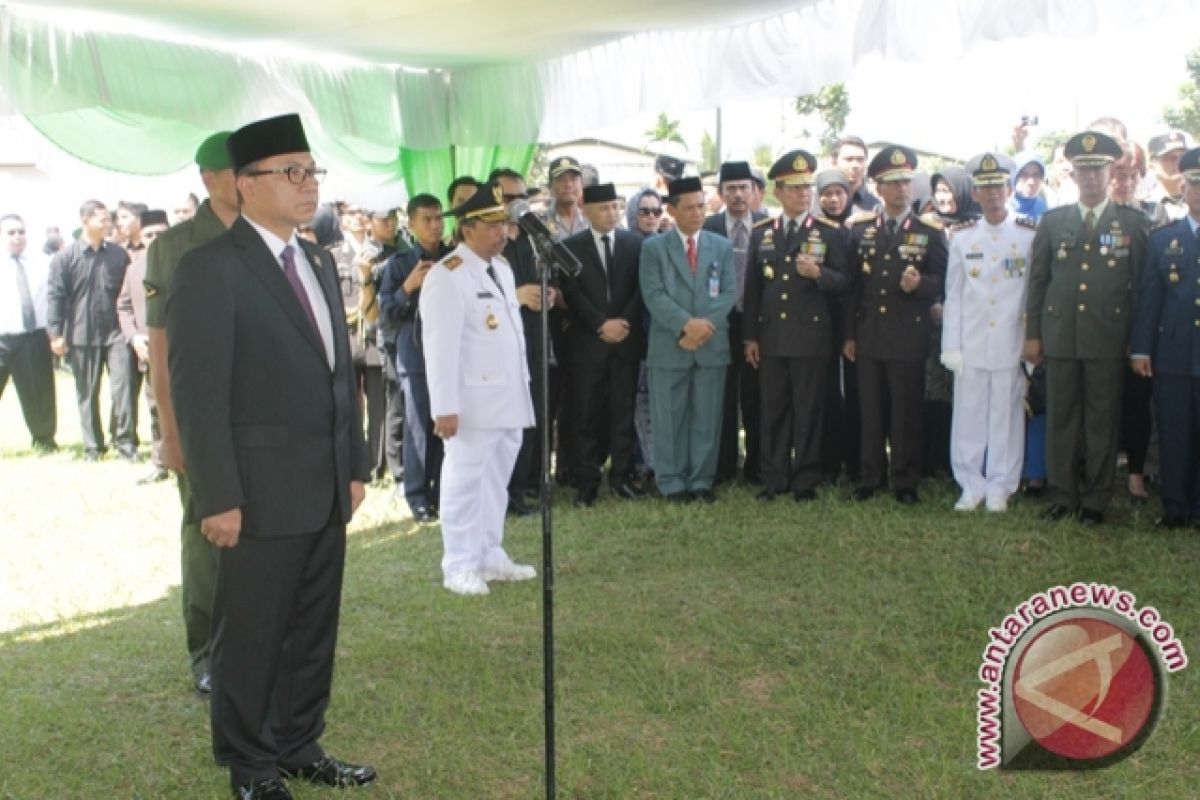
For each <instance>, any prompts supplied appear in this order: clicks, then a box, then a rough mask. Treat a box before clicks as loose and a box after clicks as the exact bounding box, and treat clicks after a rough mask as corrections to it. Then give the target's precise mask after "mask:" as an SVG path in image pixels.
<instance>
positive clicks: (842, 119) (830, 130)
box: [796, 82, 850, 155]
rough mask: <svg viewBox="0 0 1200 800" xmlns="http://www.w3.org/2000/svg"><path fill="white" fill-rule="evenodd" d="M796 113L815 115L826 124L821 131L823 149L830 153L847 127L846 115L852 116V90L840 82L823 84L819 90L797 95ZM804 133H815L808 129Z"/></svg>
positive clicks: (809, 134)
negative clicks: (849, 90)
mask: <svg viewBox="0 0 1200 800" xmlns="http://www.w3.org/2000/svg"><path fill="white" fill-rule="evenodd" d="M796 113H797V114H799V115H801V116H803V117H812V116H814V115H815V116H817V117H818V118H819V119H820V120H821V124H822V125H824V130H822V131H821V133H820V141H821V150H822V152H824V153H825V154H826V155H828V154H829V153H830V152H832V150H833V143H834V142H836V141H837V140H838V137H840V136H841V135H842V131H843V130H844V129H845V127H846V117H848V116H850V92H848V91H847V90H846V84H844V83H840V82H839V83H831V84H829V85H828V86H823V87H821V90H820V91H819V92H816V93H814V94H805V95H801V96H800V97H797V98H796ZM804 135H805V136H812V135H813V133H812V132H811V131H809V130H807V129H806V130H805V131H804Z"/></svg>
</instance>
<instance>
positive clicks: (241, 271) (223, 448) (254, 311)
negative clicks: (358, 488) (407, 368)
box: [167, 217, 370, 537]
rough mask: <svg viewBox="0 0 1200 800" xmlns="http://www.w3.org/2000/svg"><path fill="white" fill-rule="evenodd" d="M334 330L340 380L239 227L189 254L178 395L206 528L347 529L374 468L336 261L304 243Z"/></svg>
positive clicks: (181, 284) (175, 309) (171, 331)
mask: <svg viewBox="0 0 1200 800" xmlns="http://www.w3.org/2000/svg"><path fill="white" fill-rule="evenodd" d="M300 246H301V247H302V248H304V255H305V257H306V258H307V259H308V262H309V264H311V265H313V267H314V269H315V271H316V274H317V278H318V282H319V283H320V285H321V291H322V292H323V293H324V296H325V302H326V304H327V305H328V307H329V311H330V317H331V319H332V322H333V345H334V354H335V357H334V362H335V367H334V369H332V370H331V369H330V367H329V363H328V361H327V360H326V357H325V348H324V346H323V345H322V343H321V340H320V337H319V336H318V335H317V333H316V332H315V331H314V330H313V328H312V324H311V323H310V322H309V320H308V317H307V316H306V315H305V313H304V310H303V308H302V307H301V305H300V301H299V300H297V299H296V295H295V294H294V293H293V292H292V289H291V287H290V286H289V285H288V282H287V279H286V278H285V277H284V274H283V269H282V268H281V267H280V266H279V262H278V260H277V259H276V257H275V256H274V254H272V253H271V252H270V250H269V249H268V247H267V246H266V243H265V242H264V241H263V239H262V237H261V236H259V234H258V232H257V231H256V230H254V228H253V227H251V226H250V224H249V223H247V222H246V221H245V220H244V219H242V218H240V217H239V218H238V219H237V221H235V222H234V224H233V226H232V227H230V229H229V230H228V231H226V232H225V233H223V234H222V235H220V236H218V237H217V238H215V239H213V240H211V241H209V242H207V243H206V244H203V245H200V246H199V247H196V248H194V249H193V250H190V251H189V252H188V253H187V254H186V255H185V256H184V257H183V259H182V260H181V261H180V262H179V270H178V272H177V274H176V276H175V279H174V281H173V282H172V284H171V292H170V295H169V296H168V298H167V334H168V339H169V341H170V343H171V344H170V348H171V349H170V352H169V354H168V360H169V363H170V371H171V396H172V397H173V398H174V400H175V413H176V415H177V416H178V419H179V430H180V435H181V440H182V444H183V452H184V458H185V460H186V461H187V466H188V479H189V480H190V482H191V487H192V490H193V492H194V494H195V498H196V514H197V516H198V517H200V518H203V517H207V516H211V515H213V514H217V513H220V512H223V511H227V510H229V509H231V508H239V507H240V508H241V510H242V535H243V536H247V537H267V536H284V535H289V534H303V533H315V532H317V531H319V530H321V529H322V528H324V527H325V526H326V525H327V524H328V523H329V521H330V519H338V518H340V519H341V520H342V521H343V522H348V521H349V519H350V515H351V507H350V482H351V481H353V480H366V479H367V477H368V475H369V472H370V467H369V463H368V461H369V459H368V457H367V448H366V444H365V442H364V441H363V432H362V422H361V419H360V416H359V413H358V407H357V403H356V402H355V394H354V386H353V382H352V368H351V361H350V348H349V337H348V335H347V332H346V320H345V315H344V313H343V310H342V297H341V291H340V289H339V287H338V281H337V268H336V266H335V265H334V263H333V259H332V258H331V257H330V255H329V253H328V252H326V251H324V250H322V249H320V248H318V247H317V246H315V245H312V244H310V243H308V242H306V241H303V240H301V241H300Z"/></svg>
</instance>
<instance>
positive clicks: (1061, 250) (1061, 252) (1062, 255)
mask: <svg viewBox="0 0 1200 800" xmlns="http://www.w3.org/2000/svg"><path fill="white" fill-rule="evenodd" d="M1055 255H1057V256H1058V258H1059V260H1060V261H1064V260H1066V258H1067V248H1066V247H1064V246H1062V245H1061V244H1060V245H1059V246H1058V252H1057V253H1055Z"/></svg>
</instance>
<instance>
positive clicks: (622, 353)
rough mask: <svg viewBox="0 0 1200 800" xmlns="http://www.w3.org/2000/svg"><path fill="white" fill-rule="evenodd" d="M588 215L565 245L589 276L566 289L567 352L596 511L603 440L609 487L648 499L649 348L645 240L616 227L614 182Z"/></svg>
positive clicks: (586, 478) (580, 450) (593, 192)
mask: <svg viewBox="0 0 1200 800" xmlns="http://www.w3.org/2000/svg"><path fill="white" fill-rule="evenodd" d="M583 213H584V215H585V216H586V217H587V218H588V222H589V223H590V225H591V230H586V231H583V232H581V233H577V234H575V235H574V236H570V237H568V238H567V239H564V240H563V243H564V244H565V245H566V246H567V249H569V250H570V251H571V252H572V253H574V254H575V257H576V258H578V259H579V263H580V265H582V267H583V270H582V271H581V272H580V273H579V277H578V278H576V279H575V280H574V281H570V282H568V283H567V284H566V285H565V286H564V287H563V291H564V292H565V294H566V299H567V309H568V311H569V313H570V315H571V324H570V326H569V327H568V328H567V335H568V336H569V337H570V342H569V344H568V346H567V352H568V353H569V354H570V356H569V358H570V364H571V367H570V369H571V385H572V386H573V387H575V388H574V403H573V413H574V415H575V419H574V424H573V425H572V426H571V427H572V430H573V431H574V433H575V448H574V451H575V466H574V468H573V471H574V475H575V486H576V488H577V489H578V491H579V493H578V495H577V497H576V499H575V504H576V505H578V506H583V507H590V506H591V505H592V504H593V503H595V501H596V491H597V489H598V488H599V486H600V467H601V459H602V457H603V456H602V454H601V444H600V443H601V442H602V441H607V443H608V451H609V453H610V454H611V456H612V466H611V468H610V469H609V473H608V485H609V488H611V489H612V490H613V493H614V494H616V495H617V496H618V497H624V498H627V499H631V500H637V499H641V498H642V497H644V496H645V493H644V492H643V491H642V490H641V489H640V488H638V487H637V486H636V485H634V483H633V481H632V477H633V451H634V440H635V434H634V428H633V408H634V400H635V397H636V395H637V375H638V362H639V361H640V359H641V357H642V349H643V338H642V335H641V318H642V292H641V288H640V287H639V285H638V263H639V260H640V258H641V252H642V237H640V236H638V235H637V234H636V233H632V232H630V231H625V230H619V229H617V220H619V219H620V210H619V209H618V208H617V192H616V189H615V188H613V185H612V184H611V183H603V184H599V185H597V186H587V187H584V190H583ZM605 434H607V435H605Z"/></svg>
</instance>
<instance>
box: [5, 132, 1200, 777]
mask: <svg viewBox="0 0 1200 800" xmlns="http://www.w3.org/2000/svg"><path fill="white" fill-rule="evenodd" d="M1024 131H1025V129H1024V127H1019V128H1018V129H1017V131H1016V135H1015V136H1014V139H1015V141H1014V144H1015V148H1014V149H1015V150H1016V154H1015V156H1012V157H1010V156H1009V155H1008V154H1005V153H1002V152H985V153H979V154H977V155H975V156H974V157H972V158H971V159H969V160H968V161H967V162H966V164H965V165H964V166H962V167H959V166H956V165H951V166H946V167H944V168H941V169H938V170H935V171H933V172H932V173H931V174H924V173H921V172H918V168H919V163H918V157H917V154H916V153H915V152H914V151H913V150H912V149H910V148H908V147H904V146H901V145H893V144H889V145H884V146H882V147H879V148H877V149H876V151H875V152H874V153H871V152H870V151H869V149H868V147H867V146H866V144H865V143H864V142H863V141H862V140H861V139H858V138H856V137H852V136H847V137H844V138H842V139H841V140H840V141H839V142H837V144H836V145H835V146H834V148H833V151H832V153H831V163H830V165H829V166H827V167H825V168H822V167H821V164H820V162H819V160H818V158H817V157H816V156H815V155H814V154H812V153H809V152H807V151H804V150H792V151H789V152H786V153H783V154H781V155H780V156H779V157H778V159H777V160H776V161H775V162H774V164H773V165H772V166H771V167H770V169H769V170H768V171H767V174H766V175H763V174H761V172H759V171H758V170H756V169H753V168H752V167H751V166H750V165H749V164H748V163H746V162H742V161H729V162H725V163H723V164H721V165H720V169H719V171H718V172H717V174H716V175H715V176H714V177H715V180H714V181H712V182H711V187H710V186H706V183H705V181H703V180H702V179H701V177H700V176H696V175H685V174H684V173H685V166H686V165H685V164H684V162H682V161H680V160H678V159H675V158H672V157H670V156H666V155H663V156H659V157H658V158H657V159H656V162H655V174H654V175H652V176H651V175H648V176H647V182H646V183H647V185H646V186H645V187H644V188H642V189H640V190H638V191H637V192H635V193H634V194H632V195H631V196H630V197H628V198H621V197H619V196H618V193H617V190H616V188H615V187H614V185H613V184H612V183H607V182H603V180H602V177H603V176H600V175H597V174H596V171H595V170H594V169H589V168H588V167H587V166H586V165H581V164H580V163H579V162H578V161H576V160H575V159H573V158H571V157H569V156H563V157H559V158H556V159H555V160H554V161H552V162H551V163H550V165H549V181H548V185H547V186H546V187H544V188H540V187H535V188H530V187H529V186H527V184H526V181H525V177H524V176H523V175H522V174H520V173H519V172H517V171H515V170H513V169H511V168H508V167H504V166H501V167H498V168H497V169H495V170H493V171H492V172H491V173H490V174H489V175H487V176H479V177H473V176H460V177H457V178H455V179H454V181H453V182H452V183H451V184H450V185H449V186H448V187H446V189H445V192H444V195H443V194H442V193H441V192H440V191H438V189H437V187H410V189H412V190H413V193H412V196H411V199H410V200H409V201H408V203H407V205H406V207H405V208H403V209H387V208H381V209H360V208H356V207H354V206H352V205H350V204H347V203H343V202H332V203H325V204H319V202H318V188H317V185H318V183H319V182H320V179H321V178H322V177H323V176H324V170H323V169H321V168H320V167H318V166H317V165H316V164H315V162H314V160H313V158H312V156H311V153H310V150H309V147H308V143H307V139H306V137H305V134H304V130H303V126H302V124H301V123H300V120H299V118H298V117H296V116H295V115H285V116H283V117H276V118H272V119H269V120H261V121H259V122H256V123H252V124H251V125H248V126H246V127H244V128H242V129H240V130H238V131H236V132H233V133H224V132H222V133H217V134H214V135H213V136H211V137H209V138H208V139H207V140H205V142H204V143H203V144H202V145H201V146H200V147H199V149H198V150H197V152H196V159H195V161H196V165H197V167H198V169H199V174H200V177H201V180H202V182H203V184H204V186H205V189H206V191H207V193H208V197H207V198H206V199H204V200H203V201H202V202H201V201H199V199H198V198H195V197H189V198H188V200H187V202H185V203H181V204H180V207H179V208H177V209H174V215H175V220H174V224H169V221H168V215H167V214H166V212H165V211H162V210H155V209H149V208H147V207H146V206H144V205H142V204H139V203H135V202H121V203H119V204H117V206H116V209H115V211H110V209H109V208H107V207H106V206H105V205H104V204H103V203H101V202H99V201H96V200H88V201H86V202H85V203H83V204H82V206H81V207H80V211H79V217H80V226H79V230H78V232H77V234H76V236H74V237H73V238H72V240H71V241H69V242H63V241H61V237H56V235H50V236H48V237H47V245H46V247H45V251H44V253H43V254H37V253H30V252H29V250H28V247H27V240H28V237H27V232H26V230H25V226H24V222H23V220H22V219H21V217H20V216H19V215H17V214H14V213H9V214H5V215H4V216H0V236H2V237H3V240H4V242H5V244H6V245H7V246H8V255H9V258H8V262H9V264H10V268H9V270H8V271H7V272H6V273H5V274H6V275H7V276H8V277H7V278H6V279H4V280H2V281H0V392H2V391H3V388H4V386H5V385H6V384H7V382H8V379H9V377H10V376H11V377H12V379H13V382H14V384H15V385H16V389H17V393H18V395H19V400H20V404H21V408H22V411H23V414H24V417H25V421H26V423H27V425H28V428H29V432H30V435H31V438H32V445H33V449H34V450H35V451H37V452H52V451H54V450H55V449H56V448H57V444H56V438H55V435H56V430H55V419H56V413H55V408H56V404H55V392H54V380H53V369H54V361H55V359H56V358H58V359H62V360H63V362H64V364H65V365H66V367H68V368H69V369H70V371H71V373H72V374H73V376H74V380H75V389H76V402H77V405H78V409H79V417H80V428H81V432H82V439H83V458H84V459H85V460H87V461H98V460H101V459H102V458H103V457H104V454H105V452H106V450H107V449H108V448H109V446H111V447H112V448H113V449H115V451H116V453H117V455H118V456H119V457H120V458H123V459H125V460H128V461H137V460H138V459H139V458H140V455H139V445H140V442H139V441H138V436H137V429H138V425H137V409H138V406H139V403H138V396H139V393H141V392H144V393H145V397H146V400H147V407H148V408H149V410H150V414H151V426H150V427H151V431H152V438H153V443H152V447H151V461H152V464H153V470H152V471H151V472H150V474H149V475H147V476H146V477H145V478H143V479H142V480H143V481H158V480H163V479H165V478H166V477H167V476H168V474H169V473H170V472H174V473H175V474H176V476H177V479H178V484H179V494H180V500H181V537H182V538H181V545H182V551H183V574H182V578H183V580H182V594H183V610H184V620H185V627H186V634H187V648H188V652H189V657H190V661H191V668H192V672H193V678H194V684H195V687H196V689H197V691H199V692H200V693H202V694H206V695H207V694H211V695H212V701H211V702H212V725H213V741H214V753H215V755H216V757H217V760H218V762H219V763H222V764H225V765H227V766H229V768H230V771H231V780H232V783H233V787H234V791H235V796H238V797H243V798H268V800H269V799H270V798H286V797H290V794H289V793H288V790H287V788H286V785H285V784H284V783H283V782H282V781H281V780H280V776H281V775H282V776H286V777H289V778H300V779H306V780H311V781H315V782H317V783H322V784H330V785H354V784H362V783H369V782H371V781H373V780H374V779H375V773H374V770H372V769H371V768H370V767H367V766H359V765H354V764H348V763H346V762H342V761H340V760H337V759H334V758H332V757H331V756H328V755H327V754H325V753H324V751H323V750H321V748H320V747H319V745H318V744H317V739H318V738H319V736H320V733H321V729H322V725H323V713H324V708H325V706H326V705H327V703H328V692H329V676H330V673H331V669H332V661H333V650H334V645H335V642H336V631H337V617H338V597H339V596H340V586H341V570H342V563H343V560H344V531H345V526H346V524H347V523H348V522H349V520H350V519H351V517H352V515H353V513H354V511H355V509H356V508H357V507H358V505H359V503H361V501H362V498H363V496H364V493H365V486H366V485H367V484H368V483H371V482H375V483H377V484H378V483H386V482H387V479H388V476H390V479H391V482H393V483H394V486H395V488H394V489H393V492H394V494H395V497H396V499H397V500H399V499H401V498H402V499H403V500H404V501H405V502H406V503H407V506H408V508H409V509H410V511H411V514H412V517H413V518H414V519H415V520H417V521H418V522H422V523H431V522H435V521H440V523H441V527H442V535H443V542H444V545H445V550H444V556H443V560H442V572H443V579H444V585H445V587H446V588H447V589H449V590H450V591H453V592H455V593H458V594H464V595H484V594H487V593H488V592H489V588H488V584H489V583H491V582H495V581H522V580H529V579H531V578H533V577H535V576H536V570H535V569H534V568H533V567H531V566H528V565H522V564H517V563H515V562H513V561H512V559H511V558H509V556H508V554H507V553H506V552H505V550H504V547H503V528H504V519H505V516H506V515H528V514H531V513H535V512H534V511H533V510H532V509H531V507H530V504H531V501H533V500H536V499H538V498H539V482H540V476H541V474H542V472H543V464H542V450H541V447H540V442H541V438H542V433H543V432H547V431H548V432H549V434H550V436H551V438H552V440H553V455H552V459H553V461H552V465H553V472H554V475H555V478H556V480H557V482H558V483H559V484H560V485H564V486H569V487H572V489H573V497H572V500H573V503H574V505H575V506H576V507H578V508H580V509H584V510H586V509H592V508H594V507H595V506H596V504H597V503H598V502H599V500H600V494H601V489H602V487H603V486H604V484H605V481H606V480H607V487H608V490H609V492H610V493H611V494H612V495H613V496H614V497H615V498H617V500H618V501H620V502H645V501H646V500H647V498H649V497H650V496H651V495H652V493H654V492H657V493H658V494H659V495H661V496H662V497H663V498H664V499H665V501H666V502H668V503H672V504H687V503H693V502H700V503H706V504H708V503H715V502H717V501H718V495H717V491H718V489H719V487H720V486H721V485H722V484H726V483H728V482H731V481H735V480H741V481H744V482H745V483H748V484H754V485H758V486H759V487H760V488H759V489H758V493H757V498H758V500H759V501H761V502H764V503H769V502H774V501H776V500H777V499H779V498H781V497H785V496H790V497H791V498H792V499H793V500H794V502H796V503H807V502H810V501H812V500H814V499H815V498H816V497H817V493H818V491H820V490H821V489H822V487H836V486H837V485H838V484H839V482H841V481H845V482H847V483H848V484H849V485H850V486H851V487H852V488H851V492H850V497H851V498H852V499H853V500H856V501H865V500H869V499H871V498H873V497H875V496H876V495H877V494H879V493H882V492H890V493H891V494H893V496H894V498H895V500H896V501H897V502H899V503H900V504H902V505H911V504H914V503H917V502H919V501H920V497H919V494H918V488H919V484H920V481H921V480H922V478H923V477H926V476H929V475H936V474H938V473H939V472H942V473H945V474H948V475H952V476H953V478H954V479H955V481H956V482H957V483H958V485H959V486H960V488H961V495H960V496H959V499H958V501H957V502H956V503H955V506H954V507H955V509H957V510H958V511H962V512H970V511H972V510H974V509H977V508H979V507H980V506H985V507H986V508H987V509H988V510H989V511H991V512H995V513H1000V512H1003V511H1005V510H1006V509H1007V508H1008V504H1009V501H1010V499H1011V498H1012V497H1013V496H1014V495H1015V494H1016V493H1018V492H1019V491H1021V490H1022V483H1023V484H1024V491H1025V492H1026V493H1028V494H1030V495H1040V494H1043V493H1045V494H1047V495H1048V497H1047V500H1048V503H1047V505H1046V507H1045V510H1044V512H1043V514H1044V516H1045V517H1046V518H1047V519H1051V520H1060V519H1065V518H1068V517H1073V518H1078V519H1079V520H1080V521H1081V522H1082V523H1084V524H1088V525H1097V524H1102V523H1103V522H1104V520H1105V516H1104V515H1105V512H1106V510H1107V508H1108V506H1109V504H1110V502H1111V500H1112V497H1113V495H1114V491H1115V490H1114V486H1115V474H1116V470H1115V467H1116V462H1117V459H1118V454H1119V453H1120V452H1124V453H1125V455H1126V458H1127V463H1128V471H1129V478H1128V484H1127V491H1128V493H1129V494H1130V496H1131V499H1133V500H1134V501H1144V500H1145V499H1146V498H1147V492H1146V482H1145V473H1146V461H1147V452H1148V450H1149V446H1150V442H1151V439H1152V433H1153V428H1154V426H1153V425H1152V421H1153V422H1154V423H1156V424H1157V427H1158V430H1159V431H1161V432H1162V435H1161V436H1160V451H1161V452H1160V459H1159V467H1160V473H1161V496H1162V505H1163V514H1162V517H1161V520H1160V524H1161V525H1162V526H1163V527H1165V528H1171V529H1174V528H1179V527H1183V526H1187V525H1194V524H1196V523H1197V522H1198V521H1200V480H1198V478H1197V475H1200V469H1197V463H1196V459H1197V453H1200V448H1198V447H1197V443H1198V442H1197V439H1198V438H1200V437H1198V434H1200V383H1198V380H1200V349H1196V348H1193V342H1194V341H1195V339H1196V337H1200V288H1198V287H1200V244H1198V241H1197V229H1198V227H1200V148H1193V147H1192V146H1191V142H1190V140H1189V139H1188V137H1187V136H1186V135H1184V134H1182V133H1179V132H1168V133H1165V134H1163V135H1161V136H1157V137H1154V138H1153V139H1151V140H1150V142H1149V145H1148V148H1143V147H1142V146H1141V145H1140V144H1139V143H1138V142H1135V141H1132V140H1131V139H1130V138H1129V136H1128V135H1127V132H1126V131H1125V129H1124V126H1123V125H1121V123H1120V122H1119V121H1118V120H1116V119H1113V118H1103V119H1099V120H1096V121H1095V122H1094V123H1093V124H1091V125H1089V126H1088V129H1087V130H1085V131H1082V132H1080V133H1078V134H1077V135H1075V136H1073V137H1071V138H1070V139H1069V140H1068V141H1067V142H1065V143H1064V144H1063V145H1062V147H1060V148H1059V149H1058V150H1057V151H1056V152H1055V155H1054V158H1053V159H1052V161H1051V171H1050V173H1049V174H1048V171H1047V166H1046V164H1045V162H1044V161H1043V160H1042V158H1041V157H1040V156H1039V155H1038V154H1036V153H1034V152H1031V151H1026V150H1022V149H1021V147H1022V145H1023V144H1024V142H1023V138H1022V137H1023V134H1024ZM768 191H770V193H771V194H772V195H773V197H774V199H775V200H776V201H777V204H778V206H777V207H778V213H775V214H772V213H769V208H768V205H769V204H767V203H766V202H765V197H766V195H767V192H768ZM443 197H444V198H445V200H444V201H443V199H442V198H443ZM531 203H532V204H535V205H537V204H540V206H541V211H540V213H537V214H532V213H527V212H528V211H529V208H530V207H531ZM772 205H773V204H772ZM447 214H449V215H452V216H454V217H455V219H456V225H455V227H454V230H453V233H452V234H451V235H449V236H447V225H446V219H445V217H446V215H447ZM530 217H532V219H533V220H534V222H532V223H531V222H530V221H529V220H530ZM401 220H403V221H404V224H403V225H402V226H401V225H400V224H399V223H400V221H401ZM556 248H557V249H556ZM552 259H559V260H565V261H567V262H573V263H574V265H575V266H574V269H567V270H565V271H556V272H555V273H554V274H553V275H552V276H551V277H550V278H549V279H548V281H547V282H548V287H549V288H548V289H547V291H545V292H543V290H542V285H541V284H542V276H541V270H542V269H543V267H542V263H543V262H547V261H549V260H552ZM543 307H544V308H545V309H546V317H547V319H548V320H549V336H548V339H547V342H546V345H545V346H544V347H543V338H542V336H541V329H540V325H541V321H542V316H543V315H542V312H543ZM543 359H545V361H546V363H547V364H548V367H549V368H548V370H547V371H546V373H545V374H546V375H547V376H548V377H544V376H543V370H542V368H541V367H542V363H543ZM106 370H107V373H108V384H109V389H110V392H111V403H110V408H111V413H110V415H109V419H108V432H107V434H106V433H105V431H104V427H103V420H102V419H101V415H100V412H99V396H100V387H101V384H102V377H103V374H104V372H105V371H106ZM545 381H548V383H544V382H545ZM543 396H546V397H548V402H542V397H543ZM1152 406H1153V410H1152ZM285 656H286V657H285Z"/></svg>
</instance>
